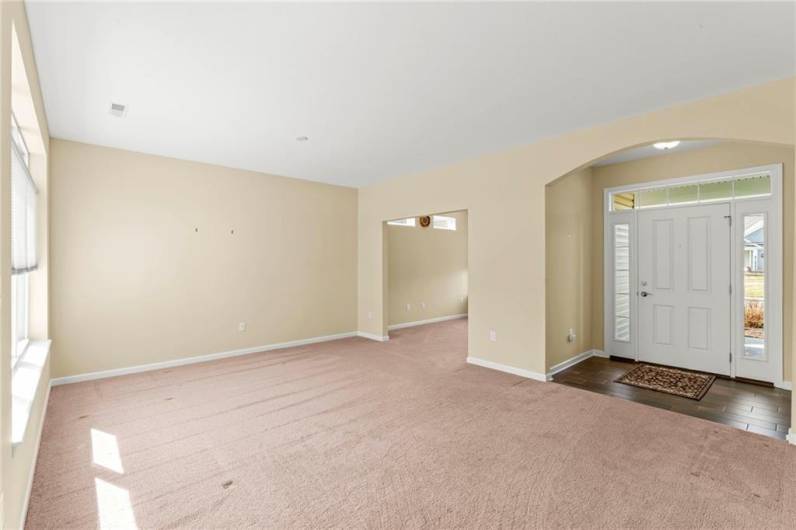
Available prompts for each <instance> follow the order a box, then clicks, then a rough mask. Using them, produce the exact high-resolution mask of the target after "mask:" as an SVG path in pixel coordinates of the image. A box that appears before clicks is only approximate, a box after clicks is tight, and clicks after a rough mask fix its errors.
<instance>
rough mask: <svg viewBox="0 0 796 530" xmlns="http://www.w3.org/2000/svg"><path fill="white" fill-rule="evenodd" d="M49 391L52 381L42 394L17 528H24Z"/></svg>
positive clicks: (48, 400)
mask: <svg viewBox="0 0 796 530" xmlns="http://www.w3.org/2000/svg"><path fill="white" fill-rule="evenodd" d="M50 389H52V380H50V382H49V384H48V385H47V393H46V394H44V407H43V408H42V409H41V418H39V430H38V432H37V433H36V445H35V446H34V448H33V460H32V461H31V464H30V473H29V474H28V485H27V488H26V489H25V500H24V502H23V503H22V514H21V515H20V517H21V519H22V520H21V521H20V524H19V526H18V528H25V522H26V521H27V519H28V505H29V504H30V494H31V492H32V491H33V477H34V475H36V461H37V460H38V459H39V447H40V446H41V435H42V432H43V431H44V417H45V416H46V415H47V404H48V403H49V402H50Z"/></svg>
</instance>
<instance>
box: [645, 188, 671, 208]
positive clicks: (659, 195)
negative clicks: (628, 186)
mask: <svg viewBox="0 0 796 530" xmlns="http://www.w3.org/2000/svg"><path fill="white" fill-rule="evenodd" d="M668 202H669V190H668V189H666V188H657V189H653V190H644V191H640V192H638V207H639V208H646V207H649V206H665V205H666V204H667V203H668Z"/></svg>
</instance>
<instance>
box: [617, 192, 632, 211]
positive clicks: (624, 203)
mask: <svg viewBox="0 0 796 530" xmlns="http://www.w3.org/2000/svg"><path fill="white" fill-rule="evenodd" d="M635 206H636V194H635V193H633V192H632V191H629V192H627V193H614V194H612V195H611V210H612V211H614V212H615V211H617V210H632V209H633V208H635Z"/></svg>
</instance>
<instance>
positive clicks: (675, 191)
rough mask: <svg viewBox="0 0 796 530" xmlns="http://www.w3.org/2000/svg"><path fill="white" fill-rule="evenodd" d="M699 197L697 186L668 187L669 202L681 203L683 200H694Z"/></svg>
mask: <svg viewBox="0 0 796 530" xmlns="http://www.w3.org/2000/svg"><path fill="white" fill-rule="evenodd" d="M698 198H699V186H697V185H696V184H692V185H690V186H675V187H673V188H669V204H682V203H684V202H696V201H697V199H698Z"/></svg>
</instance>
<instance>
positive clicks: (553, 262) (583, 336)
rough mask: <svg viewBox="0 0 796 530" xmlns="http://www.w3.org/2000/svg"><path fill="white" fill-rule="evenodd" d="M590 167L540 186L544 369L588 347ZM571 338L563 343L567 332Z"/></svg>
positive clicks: (589, 334) (589, 335)
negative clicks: (542, 202) (542, 192)
mask: <svg viewBox="0 0 796 530" xmlns="http://www.w3.org/2000/svg"><path fill="white" fill-rule="evenodd" d="M592 193H593V189H592V171H591V168H585V169H580V170H578V171H575V172H573V173H570V174H568V175H566V176H564V177H562V178H560V179H558V180H557V181H555V182H554V183H552V184H549V185H548V186H546V187H545V244H546V251H545V256H546V262H545V266H546V267H547V284H546V286H545V292H546V293H547V299H546V313H545V334H546V337H545V349H546V352H547V354H546V369H548V370H549V369H550V368H551V367H552V366H555V365H556V364H558V363H560V362H563V361H566V360H567V359H570V358H572V357H574V356H575V355H577V354H579V353H582V352H585V351H587V350H590V349H591V348H592V345H591V344H592V303H591V300H592V291H593V289H592V263H593V258H592V245H593V243H592V237H593V236H592V229H591V225H592V222H593V220H592V215H591V208H592ZM570 329H572V330H573V331H574V333H575V340H574V341H573V342H569V341H568V340H567V337H568V335H569V330H570Z"/></svg>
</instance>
